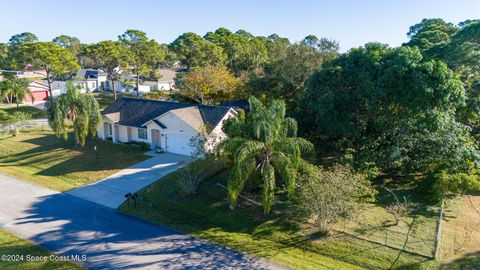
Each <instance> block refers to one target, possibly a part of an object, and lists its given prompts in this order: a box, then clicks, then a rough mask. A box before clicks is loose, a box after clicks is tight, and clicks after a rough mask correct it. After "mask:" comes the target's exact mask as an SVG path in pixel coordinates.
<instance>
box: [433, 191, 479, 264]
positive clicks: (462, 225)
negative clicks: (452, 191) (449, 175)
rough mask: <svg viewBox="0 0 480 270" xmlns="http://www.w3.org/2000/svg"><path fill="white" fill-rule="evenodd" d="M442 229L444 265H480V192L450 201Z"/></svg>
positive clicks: (446, 208)
mask: <svg viewBox="0 0 480 270" xmlns="http://www.w3.org/2000/svg"><path fill="white" fill-rule="evenodd" d="M442 231H443V234H442V237H443V241H442V245H441V249H440V250H441V254H440V255H441V257H442V261H443V262H444V264H443V265H442V269H458V270H461V269H480V195H479V194H469V195H465V196H462V197H460V198H458V199H456V200H452V201H448V203H447V204H446V206H445V215H444V222H443V230H442Z"/></svg>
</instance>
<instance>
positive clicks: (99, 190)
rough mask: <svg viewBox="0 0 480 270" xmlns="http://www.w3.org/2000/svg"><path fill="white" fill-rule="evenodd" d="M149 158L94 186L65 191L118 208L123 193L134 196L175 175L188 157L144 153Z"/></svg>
mask: <svg viewBox="0 0 480 270" xmlns="http://www.w3.org/2000/svg"><path fill="white" fill-rule="evenodd" d="M146 154H147V155H149V156H151V158H149V159H147V160H145V161H142V162H140V163H137V164H135V165H133V166H130V167H128V168H126V169H124V170H121V171H119V172H117V173H115V174H113V175H110V176H108V177H107V178H105V179H103V180H100V181H99V182H96V183H94V184H91V185H88V186H84V187H80V188H77V189H74V190H70V191H68V192H66V193H67V194H69V195H72V196H75V197H78V198H82V199H85V200H89V201H91V202H94V203H98V204H101V205H103V206H106V207H110V208H113V209H117V208H118V207H119V206H120V205H121V204H122V203H123V202H124V201H125V194H127V193H134V192H137V191H139V190H140V189H142V188H144V187H146V186H148V185H150V184H152V183H153V182H155V181H157V180H158V179H160V178H162V177H164V176H165V175H167V174H170V173H172V172H174V171H175V170H177V169H179V168H181V167H182V166H184V165H185V164H186V163H188V162H189V161H190V159H191V158H190V157H187V156H183V155H177V154H173V153H161V154H157V153H154V152H152V151H150V152H147V153H146Z"/></svg>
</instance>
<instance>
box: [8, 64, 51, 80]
mask: <svg viewBox="0 0 480 270" xmlns="http://www.w3.org/2000/svg"><path fill="white" fill-rule="evenodd" d="M1 73H14V74H15V75H16V76H17V78H27V79H33V78H45V77H47V72H46V71H45V70H44V69H36V68H34V67H33V66H31V65H26V66H25V67H24V69H23V70H11V69H3V70H0V74H1ZM1 79H2V78H1V76H0V81H1Z"/></svg>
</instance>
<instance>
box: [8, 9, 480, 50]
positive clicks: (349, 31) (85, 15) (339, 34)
mask: <svg viewBox="0 0 480 270" xmlns="http://www.w3.org/2000/svg"><path fill="white" fill-rule="evenodd" d="M0 11H1V15H0V42H7V41H8V39H9V38H10V37H11V36H12V35H13V34H17V33H21V32H25V31H29V32H32V33H34V34H36V35H37V36H38V37H39V38H40V40H51V39H52V38H54V37H55V36H58V35H60V34H68V35H72V36H76V37H78V38H79V39H80V40H81V41H82V42H85V43H90V42H97V41H100V40H106V39H116V38H117V36H118V35H119V34H121V33H123V32H124V31H125V30H126V29H139V30H143V31H145V32H146V33H147V34H148V36H149V37H151V38H154V39H155V40H157V41H158V42H160V43H170V42H171V41H173V40H174V39H175V38H176V37H177V36H178V35H180V34H182V33H184V32H195V33H198V34H200V35H204V34H205V33H206V32H207V31H213V30H215V29H217V28H218V27H222V26H223V27H227V28H229V29H231V30H233V31H236V30H238V29H245V30H247V31H249V32H251V33H252V34H254V35H270V34H272V33H277V34H279V35H280V36H285V37H288V38H289V39H290V40H291V41H297V40H301V39H302V38H303V37H304V36H306V35H308V34H314V35H316V36H318V37H328V38H333V39H336V40H337V41H339V42H340V46H341V48H342V51H345V50H347V49H349V48H351V47H358V46H361V45H363V44H365V43H366V42H370V41H379V42H384V43H388V44H390V45H391V46H398V45H400V44H401V43H402V42H404V41H406V39H407V38H406V35H405V33H406V32H407V31H408V28H409V26H411V25H413V24H415V23H417V22H419V21H421V19H422V18H436V17H438V18H443V19H444V20H446V21H450V22H453V23H458V22H460V21H463V20H465V19H473V18H479V17H480V1H478V0H452V1H446V0H436V1H435V0H416V1H414V0H396V1H387V0H383V1H382V0H363V1H360V0H357V1H355V0H337V1H334V0H316V1H315V0H290V1H287V0H257V1H254V0H237V1H227V0H223V1H222V0H202V1H200V0H197V1H195V0H180V1H174V0H169V1H160V0H157V1H154V0H130V1H126V0H103V1H100V0H97V1H93V0H81V1H54V0H42V1H38V0H36V1H30V0H22V1H2V3H0Z"/></svg>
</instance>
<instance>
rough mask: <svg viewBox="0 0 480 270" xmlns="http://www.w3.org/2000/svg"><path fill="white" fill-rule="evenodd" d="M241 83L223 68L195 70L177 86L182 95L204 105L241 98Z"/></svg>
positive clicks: (207, 67)
mask: <svg viewBox="0 0 480 270" xmlns="http://www.w3.org/2000/svg"><path fill="white" fill-rule="evenodd" d="M242 86H243V83H242V81H241V79H239V78H236V77H235V76H234V75H233V74H231V73H230V72H229V71H228V69H227V68H225V67H223V66H206V67H204V68H195V69H193V70H192V71H190V72H189V73H188V74H186V75H185V76H183V77H182V79H181V81H180V84H179V85H178V88H179V91H180V93H181V94H182V95H184V96H186V97H188V98H191V99H193V100H195V101H196V102H198V103H201V104H205V105H218V104H219V103H221V102H225V101H229V100H232V99H233V98H234V97H236V98H241V93H243V91H242V89H241V88H242Z"/></svg>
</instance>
